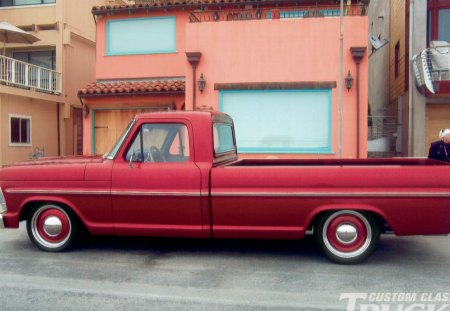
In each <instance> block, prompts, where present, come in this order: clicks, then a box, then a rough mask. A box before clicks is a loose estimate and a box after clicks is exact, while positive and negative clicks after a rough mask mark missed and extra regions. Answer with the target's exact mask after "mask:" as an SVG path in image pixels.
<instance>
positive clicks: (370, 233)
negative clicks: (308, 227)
mask: <svg viewBox="0 0 450 311" xmlns="http://www.w3.org/2000/svg"><path fill="white" fill-rule="evenodd" d="M314 235H315V239H316V241H317V243H318V244H319V246H320V247H321V249H322V250H323V251H324V253H325V255H327V257H328V258H330V259H331V260H333V261H335V262H337V263H341V264H354V263H359V262H361V261H363V260H364V259H366V258H367V257H368V256H369V255H371V254H372V252H373V251H374V250H375V248H376V246H377V244H378V241H379V239H380V228H379V226H378V224H377V223H376V221H375V220H374V218H373V217H372V216H371V215H369V214H365V213H361V212H356V211H351V210H343V211H337V212H332V213H328V214H326V215H324V216H323V217H322V218H321V219H320V220H319V223H318V225H317V227H316V230H315V231H314Z"/></svg>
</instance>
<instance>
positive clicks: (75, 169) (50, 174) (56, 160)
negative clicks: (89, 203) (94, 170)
mask: <svg viewBox="0 0 450 311" xmlns="http://www.w3.org/2000/svg"><path fill="white" fill-rule="evenodd" d="M103 161H104V159H103V157H101V156H70V157H44V158H40V159H37V160H30V161H24V162H18V163H15V164H11V165H8V166H6V167H4V168H3V169H1V170H0V180H2V181H6V180H15V181H28V180H35V181H76V180H84V177H85V169H86V165H87V164H90V163H103Z"/></svg>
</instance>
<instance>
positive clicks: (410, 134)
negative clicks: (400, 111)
mask: <svg viewBox="0 0 450 311" xmlns="http://www.w3.org/2000/svg"><path fill="white" fill-rule="evenodd" d="M413 30H414V0H409V47H408V48H409V62H408V64H411V59H412V56H413ZM408 72H409V86H408V93H409V94H408V156H409V157H412V156H413V153H414V149H413V99H412V97H413V87H412V85H413V82H412V81H413V79H414V77H413V75H412V71H411V69H409V70H408Z"/></svg>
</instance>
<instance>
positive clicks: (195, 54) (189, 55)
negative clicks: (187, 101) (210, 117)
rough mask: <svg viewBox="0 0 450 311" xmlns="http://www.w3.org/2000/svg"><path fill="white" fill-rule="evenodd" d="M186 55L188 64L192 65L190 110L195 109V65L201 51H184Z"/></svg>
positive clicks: (198, 60)
mask: <svg viewBox="0 0 450 311" xmlns="http://www.w3.org/2000/svg"><path fill="white" fill-rule="evenodd" d="M186 56H187V59H188V62H189V64H191V66H192V110H195V108H196V105H195V103H196V101H195V95H196V89H197V88H196V83H195V81H196V77H197V75H196V72H197V65H198V63H199V62H200V57H201V56H202V53H200V52H186Z"/></svg>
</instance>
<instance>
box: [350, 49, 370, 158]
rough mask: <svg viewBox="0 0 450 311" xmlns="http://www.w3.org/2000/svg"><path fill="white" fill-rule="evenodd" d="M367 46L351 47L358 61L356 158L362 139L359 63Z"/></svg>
mask: <svg viewBox="0 0 450 311" xmlns="http://www.w3.org/2000/svg"><path fill="white" fill-rule="evenodd" d="M366 49H367V48H366V47H351V48H350V51H351V52H352V56H353V60H354V61H355V63H356V158H357V159H359V157H360V154H359V141H360V131H359V117H360V113H359V110H360V109H359V108H360V105H361V104H360V98H359V97H360V96H359V65H360V64H361V60H362V59H363V57H364V54H365V53H366Z"/></svg>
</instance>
